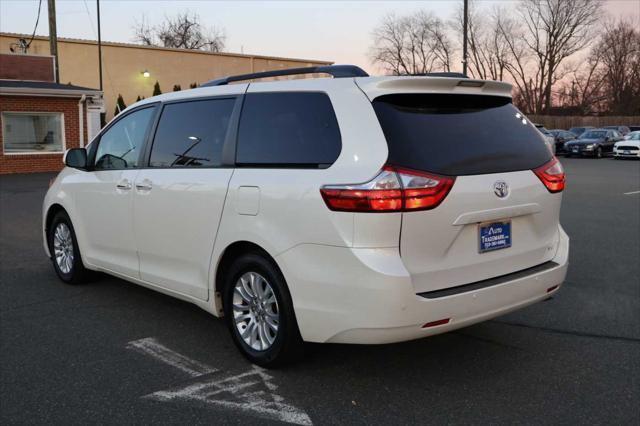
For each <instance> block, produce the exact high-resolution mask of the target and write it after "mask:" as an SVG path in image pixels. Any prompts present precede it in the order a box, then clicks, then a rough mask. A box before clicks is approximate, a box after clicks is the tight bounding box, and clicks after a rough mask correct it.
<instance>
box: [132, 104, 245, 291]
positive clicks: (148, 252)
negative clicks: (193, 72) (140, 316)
mask: <svg viewBox="0 0 640 426" xmlns="http://www.w3.org/2000/svg"><path fill="white" fill-rule="evenodd" d="M234 105H235V99H234V98H223V99H207V100H192V101H186V102H178V103H170V104H167V105H165V106H164V108H163V111H162V113H161V116H160V121H159V123H158V127H157V130H156V133H155V137H154V141H153V145H152V148H151V153H150V156H149V167H147V168H144V169H142V170H140V173H139V174H138V176H137V178H136V181H135V200H134V217H135V218H134V227H135V233H136V238H137V247H138V254H139V258H140V276H141V278H142V279H143V280H145V281H147V282H150V283H153V284H155V285H157V286H160V287H163V288H165V289H168V290H172V291H175V292H178V293H182V294H187V295H190V296H193V297H196V298H199V299H202V300H207V299H208V296H209V284H210V283H211V282H212V279H211V277H209V265H210V261H211V254H212V251H213V245H214V243H215V238H216V234H217V230H218V224H219V222H220V217H221V215H222V208H223V206H224V201H225V197H226V195H227V186H228V184H229V180H230V179H231V175H232V174H233V169H232V168H224V167H221V165H222V151H223V146H224V144H225V140H226V138H227V130H228V127H229V125H228V124H229V120H230V118H231V114H232V111H233V108H234Z"/></svg>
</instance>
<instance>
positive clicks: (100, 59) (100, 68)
mask: <svg viewBox="0 0 640 426" xmlns="http://www.w3.org/2000/svg"><path fill="white" fill-rule="evenodd" d="M96 8H97V11H98V74H99V76H100V91H101V92H102V35H101V33H100V0H96ZM105 124H106V113H104V112H101V113H100V127H104V125H105Z"/></svg>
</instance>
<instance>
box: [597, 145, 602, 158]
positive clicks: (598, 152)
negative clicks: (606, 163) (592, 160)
mask: <svg viewBox="0 0 640 426" xmlns="http://www.w3.org/2000/svg"><path fill="white" fill-rule="evenodd" d="M596 158H602V147H601V146H599V147H598V148H596Z"/></svg>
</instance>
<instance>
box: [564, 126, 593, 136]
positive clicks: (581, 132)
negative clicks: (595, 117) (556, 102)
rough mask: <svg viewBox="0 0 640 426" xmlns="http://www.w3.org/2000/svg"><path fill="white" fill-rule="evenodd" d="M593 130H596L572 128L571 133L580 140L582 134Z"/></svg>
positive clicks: (586, 127)
mask: <svg viewBox="0 0 640 426" xmlns="http://www.w3.org/2000/svg"><path fill="white" fill-rule="evenodd" d="M593 128H594V127H593V126H584V127H572V128H570V129H569V131H570V132H571V133H573V134H574V135H576V137H577V138H579V137H580V135H581V134H583V133H584V132H586V131H587V130H590V129H593Z"/></svg>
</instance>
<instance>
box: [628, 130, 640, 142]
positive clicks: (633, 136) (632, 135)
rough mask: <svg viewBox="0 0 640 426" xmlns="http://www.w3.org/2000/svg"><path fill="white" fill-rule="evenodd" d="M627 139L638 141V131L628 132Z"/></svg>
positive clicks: (639, 134) (639, 136)
mask: <svg viewBox="0 0 640 426" xmlns="http://www.w3.org/2000/svg"><path fill="white" fill-rule="evenodd" d="M629 139H630V140H632V141H640V132H633V133H629Z"/></svg>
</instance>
